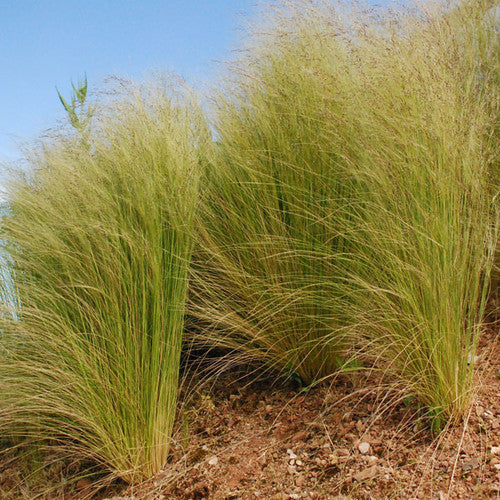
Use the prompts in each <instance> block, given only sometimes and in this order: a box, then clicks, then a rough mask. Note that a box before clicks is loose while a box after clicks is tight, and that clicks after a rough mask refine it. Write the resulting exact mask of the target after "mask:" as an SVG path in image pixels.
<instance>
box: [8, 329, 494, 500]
mask: <svg viewBox="0 0 500 500" xmlns="http://www.w3.org/2000/svg"><path fill="white" fill-rule="evenodd" d="M496 330H497V331H498V327H497V328H496ZM376 382H377V381H375V380H374V379H373V377H371V378H370V377H368V376H361V375H357V376H355V377H353V376H349V377H347V376H345V377H340V378H338V379H337V380H336V381H334V382H332V384H331V385H329V386H324V387H320V388H317V389H314V390H311V391H309V392H307V393H297V391H296V390H292V389H290V388H284V387H283V386H282V385H281V386H280V385H277V384H275V385H274V386H273V384H271V383H270V382H269V381H267V382H260V383H259V384H256V383H254V384H250V385H247V386H246V387H243V388H242V386H241V381H239V380H237V377H236V374H235V373H231V374H227V375H225V376H224V377H221V378H220V379H219V380H218V382H217V384H216V385H215V387H213V388H212V389H211V390H210V391H207V392H206V393H204V394H203V393H201V394H200V395H199V397H198V398H197V400H196V401H194V402H193V403H192V404H191V406H190V407H185V408H184V409H183V410H182V412H181V415H180V418H179V425H178V429H177V431H176V436H175V438H176V445H175V446H174V447H173V450H172V459H171V461H170V463H169V464H168V465H167V467H166V468H165V471H164V472H162V473H161V474H159V475H157V476H156V477H154V478H153V479H151V480H150V481H148V482H147V483H144V484H142V485H140V486H136V487H128V488H122V489H121V490H120V488H119V487H118V486H116V487H114V488H113V491H114V492H113V493H111V490H108V492H107V493H106V492H103V491H101V492H98V493H97V494H96V498H108V499H114V500H118V499H124V500H125V499H129V500H131V499H157V500H161V499H163V500H167V499H172V500H174V499H185V500H188V499H192V500H199V499H205V498H206V499H215V500H218V499H220V500H223V499H226V500H230V499H234V500H236V499H256V498H260V499H274V500H278V499H280V500H281V499H325V500H326V499H349V498H352V499H438V500H443V499H482V498H500V449H496V447H500V399H499V397H498V396H499V388H500V347H499V342H498V334H494V333H493V331H490V332H489V333H488V334H487V335H485V336H484V337H483V339H482V344H481V346H480V349H479V359H478V383H479V389H478V395H477V399H476V401H475V403H474V405H473V407H472V408H471V411H470V415H469V417H468V419H467V422H466V424H465V425H462V426H458V427H455V428H452V429H448V430H445V431H444V432H443V433H441V435H440V436H439V437H435V436H433V434H432V433H431V431H430V430H429V428H428V427H427V426H426V425H425V424H423V423H421V422H419V421H418V415H416V413H415V406H414V404H413V403H412V402H406V404H405V402H403V401H400V399H401V398H400V397H399V396H398V393H397V392H395V391H392V392H391V391H388V390H387V388H385V389H384V388H381V387H378V388H376V389H375V388H374V387H377V384H376ZM361 443H367V444H361ZM16 474H17V475H18V476H19V472H16ZM2 481H3V482H2ZM30 491H32V490H30ZM91 491H92V483H91V482H89V481H87V480H83V481H79V482H78V483H77V484H76V485H75V484H73V486H71V487H70V488H66V489H65V490H58V492H55V491H54V492H53V493H51V494H48V495H47V496H45V498H51V499H56V498H57V499H61V500H62V499H65V500H66V499H77V498H83V497H86V496H87V494H88V493H90V492H91ZM2 492H3V493H2ZM9 492H10V493H9ZM16 495H18V496H16ZM4 498H9V499H10V498H30V496H29V494H28V496H26V494H25V493H24V494H23V490H22V488H20V487H16V486H15V482H14V481H13V480H12V469H7V470H5V468H4V469H3V470H2V467H1V464H0V499H4Z"/></svg>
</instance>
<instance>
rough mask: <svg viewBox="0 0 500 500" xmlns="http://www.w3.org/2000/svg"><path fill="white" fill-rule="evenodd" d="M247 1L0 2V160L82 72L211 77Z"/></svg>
mask: <svg viewBox="0 0 500 500" xmlns="http://www.w3.org/2000/svg"><path fill="white" fill-rule="evenodd" d="M254 3H255V0H253V1H252V0H84V1H82V0H0V68H1V71H2V78H0V162H2V161H6V160H9V159H14V158H17V157H19V153H18V152H17V149H16V142H18V141H19V140H22V139H26V138H29V137H32V136H36V134H38V133H40V132H41V131H42V130H44V129H46V128H48V127H50V126H52V125H53V124H54V123H55V121H56V120H57V119H58V118H62V117H63V116H64V114H63V112H62V107H61V104H60V103H59V100H58V98H57V94H56V89H55V87H56V86H57V87H58V88H59V89H60V90H61V92H62V93H63V95H70V80H71V79H73V80H75V81H77V80H78V77H79V76H80V75H82V74H83V73H84V72H86V73H87V77H88V80H89V86H90V87H92V85H99V84H101V83H102V81H103V79H104V78H105V77H106V76H108V75H119V76H126V77H132V78H141V77H142V76H145V75H146V74H147V72H148V71H151V70H154V69H157V70H162V71H174V72H175V73H177V74H180V75H181V76H183V77H185V78H187V79H188V80H190V81H196V80H206V79H207V78H210V76H213V75H214V73H215V71H216V68H217V65H216V64H214V61H215V60H224V59H226V58H227V57H228V55H229V54H230V50H231V48H232V47H236V45H237V40H238V38H239V33H238V30H237V28H238V26H239V25H241V24H242V19H243V18H242V16H243V15H245V14H248V13H250V12H252V11H253V9H252V6H253V5H254Z"/></svg>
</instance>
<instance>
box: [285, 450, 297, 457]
mask: <svg viewBox="0 0 500 500" xmlns="http://www.w3.org/2000/svg"><path fill="white" fill-rule="evenodd" d="M286 452H287V453H288V456H289V458H290V460H295V459H296V458H297V455H295V453H294V452H293V450H291V449H290V448H288V450H286Z"/></svg>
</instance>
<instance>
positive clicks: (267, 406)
mask: <svg viewBox="0 0 500 500" xmlns="http://www.w3.org/2000/svg"><path fill="white" fill-rule="evenodd" d="M264 409H265V411H266V413H271V412H272V411H273V407H272V406H271V405H266V407H265V408H264Z"/></svg>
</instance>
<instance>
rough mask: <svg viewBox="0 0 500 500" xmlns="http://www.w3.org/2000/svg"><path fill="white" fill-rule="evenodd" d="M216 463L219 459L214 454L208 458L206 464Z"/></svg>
mask: <svg viewBox="0 0 500 500" xmlns="http://www.w3.org/2000/svg"><path fill="white" fill-rule="evenodd" d="M218 463H219V459H218V458H217V457H216V456H215V455H214V456H213V457H210V459H209V460H208V465H217V464H218Z"/></svg>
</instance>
